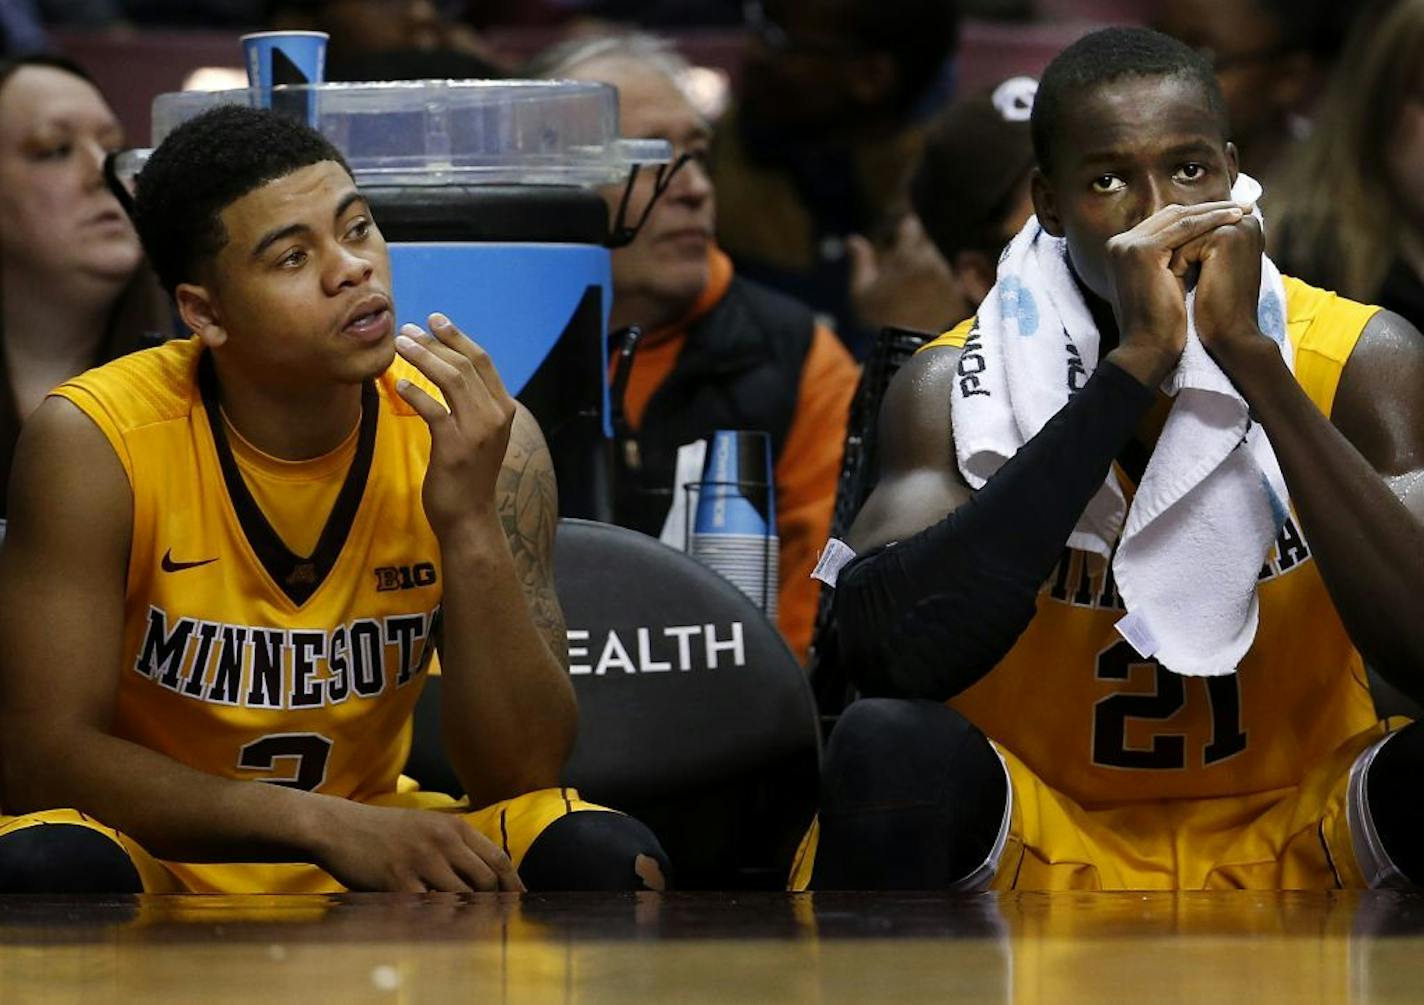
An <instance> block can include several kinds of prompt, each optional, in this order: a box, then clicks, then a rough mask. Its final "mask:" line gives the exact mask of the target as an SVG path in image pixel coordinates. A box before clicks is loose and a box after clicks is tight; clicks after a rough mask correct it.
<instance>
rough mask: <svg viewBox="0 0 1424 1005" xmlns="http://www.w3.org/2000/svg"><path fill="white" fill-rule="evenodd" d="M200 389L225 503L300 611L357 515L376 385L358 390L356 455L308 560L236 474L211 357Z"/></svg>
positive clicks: (204, 363)
mask: <svg viewBox="0 0 1424 1005" xmlns="http://www.w3.org/2000/svg"><path fill="white" fill-rule="evenodd" d="M198 389H199V391H200V392H201V393H202V395H203V408H204V410H205V411H206V412H207V413H208V428H209V429H211V430H212V434H213V445H214V446H215V447H216V448H217V452H218V465H219V466H220V467H221V468H222V475H223V482H224V483H225V484H226V485H227V494H228V498H229V499H231V500H232V508H233V509H234V510H235V511H236V512H237V522H238V523H239V524H240V525H241V527H242V533H243V534H244V535H245V536H246V537H247V543H248V544H250V545H251V546H252V550H253V552H255V553H256V555H257V560H258V561H260V562H261V563H262V567H263V568H264V569H266V570H267V575H269V576H271V577H272V581H273V582H274V583H276V584H277V587H278V589H280V590H281V591H282V592H283V593H285V594H286V595H287V597H288V598H289V599H290V600H291V601H292V603H294V604H296V605H297V606H298V607H301V606H302V605H303V604H305V603H306V602H307V601H308V600H310V599H311V596H312V594H314V593H315V592H316V591H317V590H318V589H319V588H320V587H321V584H322V583H324V582H326V577H327V576H328V575H329V574H330V573H331V570H332V567H333V566H335V565H336V560H337V559H338V558H340V557H341V549H342V548H344V547H345V546H346V538H347V537H348V536H349V535H350V533H351V525H352V523H354V522H355V520H356V510H357V509H358V508H359V507H360V505H361V497H362V496H363V495H364V494H365V492H366V481H367V479H368V478H369V476H370V474H371V459H372V457H373V456H374V455H375V452H376V418H377V416H378V415H379V414H380V406H379V403H378V401H377V398H376V385H375V384H374V383H372V382H370V381H367V382H366V383H365V384H363V385H362V387H361V430H360V432H359V433H358V434H357V438H356V456H355V457H354V458H352V460H351V467H350V468H349V469H348V470H347V472H346V480H345V481H344V482H343V483H342V485H341V492H340V493H339V494H338V495H337V497H336V505H334V506H332V508H331V513H330V515H328V516H327V518H326V525H325V526H324V527H322V529H321V537H320V538H318V539H317V542H316V549H315V550H314V551H313V552H312V553H311V555H310V557H305V558H304V557H302V556H301V555H295V554H293V553H292V551H291V549H290V548H288V547H287V545H286V543H285V542H284V541H283V540H282V538H281V537H280V536H278V534H277V532H276V531H275V530H273V529H272V525H271V523H269V522H268V521H267V515H266V514H265V513H263V512H262V507H260V506H258V505H257V500H256V499H254V498H252V492H251V491H250V490H249V489H248V487H247V482H246V481H244V480H243V477H242V472H241V471H240V470H238V467H237V459H236V458H234V457H233V455H232V446H231V444H229V443H228V441H227V430H225V429H224V428H223V422H222V414H221V411H220V405H219V401H218V376H217V370H216V369H214V367H213V359H212V354H211V353H208V352H204V353H203V354H202V356H201V357H199V359H198Z"/></svg>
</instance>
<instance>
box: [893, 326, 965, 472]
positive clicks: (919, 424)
mask: <svg viewBox="0 0 1424 1005" xmlns="http://www.w3.org/2000/svg"><path fill="white" fill-rule="evenodd" d="M959 357H960V350H959V349H956V348H953V347H950V346H943V347H936V348H933V349H926V350H925V351H923V352H920V353H916V354H915V356H914V357H912V358H911V359H910V361H909V362H908V363H906V364H905V365H904V366H903V367H901V368H900V372H899V373H897V374H895V378H894V379H893V380H892V381H891V382H890V386H889V388H887V389H886V391H885V400H884V402H883V403H882V404H881V406H880V419H879V423H878V425H877V430H878V436H879V439H878V441H877V442H878V444H879V447H880V457H881V470H882V472H884V473H886V474H889V473H891V472H893V471H898V470H901V469H905V468H923V467H934V466H935V465H936V464H946V465H948V464H952V462H953V460H954V437H953V426H952V420H951V418H950V406H949V401H950V396H951V395H952V393H953V391H954V382H955V380H956V379H957V378H958V367H959Z"/></svg>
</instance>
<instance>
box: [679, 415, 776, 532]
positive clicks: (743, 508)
mask: <svg viewBox="0 0 1424 1005" xmlns="http://www.w3.org/2000/svg"><path fill="white" fill-rule="evenodd" d="M773 492H774V490H773V487H772V477H771V437H769V436H768V435H767V434H766V433H765V432H762V431H761V430H748V429H719V430H717V432H715V433H713V434H712V440H711V442H710V443H709V444H708V445H707V456H706V459H705V460H704V461H703V463H702V485H701V487H700V488H699V490H698V493H697V512H696V514H695V516H694V518H693V521H692V532H693V533H694V534H730V535H738V536H740V535H751V536H756V537H766V536H767V535H768V534H774V533H775V527H776V515H775V503H774V500H773Z"/></svg>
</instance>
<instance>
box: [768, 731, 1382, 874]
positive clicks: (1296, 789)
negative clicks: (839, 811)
mask: <svg viewBox="0 0 1424 1005" xmlns="http://www.w3.org/2000/svg"><path fill="white" fill-rule="evenodd" d="M1400 725H1402V721H1398V720H1396V721H1391V722H1390V723H1379V724H1378V725H1376V726H1375V727H1373V728H1371V729H1368V730H1366V731H1364V732H1362V733H1359V734H1357V735H1356V736H1354V737H1352V738H1351V739H1350V740H1348V741H1346V742H1345V743H1344V744H1342V745H1341V746H1340V747H1339V748H1338V749H1337V750H1336V751H1335V752H1334V753H1332V754H1331V755H1330V756H1329V757H1327V758H1325V759H1324V760H1323V761H1321V762H1320V763H1318V764H1316V765H1314V766H1313V767H1312V768H1311V769H1310V770H1309V771H1307V772H1306V773H1305V776H1304V777H1303V778H1302V779H1301V781H1300V784H1299V785H1295V786H1292V787H1290V788H1287V789H1276V790H1273V791H1270V792H1257V793H1252V794H1250V795H1244V796H1223V797H1219V798H1214V799H1177V800H1162V801H1140V802H1130V803H1121V804H1118V805H1113V806H1105V807H1095V808H1093V809H1087V808H1085V807H1083V806H1080V805H1079V804H1078V803H1076V802H1075V801H1074V800H1072V799H1070V798H1069V797H1067V796H1065V795H1064V794H1063V793H1061V792H1058V791H1057V790H1055V789H1053V788H1051V787H1049V786H1048V785H1047V784H1045V783H1044V782H1043V781H1042V780H1041V779H1040V778H1039V777H1038V776H1037V775H1035V774H1034V773H1033V772H1032V771H1030V770H1029V769H1028V768H1027V767H1026V766H1025V765H1024V763H1023V762H1022V761H1020V760H1019V759H1018V758H1017V757H1015V756H1014V755H1013V753H1012V752H1010V751H1008V750H1006V749H1004V748H1003V747H1000V746H999V745H998V744H995V745H994V746H995V749H996V750H997V751H998V752H999V754H1000V756H1001V757H1002V758H1003V761H1004V767H1005V768H1006V769H1007V771H1008V775H1009V780H1010V784H1011V787H1012V790H1013V798H1012V802H1011V806H1012V811H1011V814H1010V820H1009V826H1008V833H1007V838H1006V840H1005V841H1004V842H1003V848H1002V851H1001V853H1000V854H999V856H998V861H997V862H996V863H993V865H994V867H995V871H994V874H993V879H992V881H991V882H990V883H989V887H988V888H989V889H992V890H1214V889H1247V890H1330V889H1338V888H1347V889H1360V888H1363V887H1365V886H1367V885H1368V884H1367V882H1366V877H1365V875H1364V873H1363V872H1362V870H1361V867H1360V865H1359V863H1358V862H1357V860H1356V856H1355V850H1354V844H1353V841H1352V836H1351V828H1350V821H1349V813H1348V811H1347V805H1348V802H1349V794H1350V777H1351V769H1352V768H1353V767H1354V765H1355V762H1356V760H1357V759H1359V757H1360V756H1361V755H1362V754H1363V753H1365V752H1366V751H1367V750H1368V749H1369V748H1370V747H1372V746H1373V745H1374V744H1376V743H1377V742H1378V741H1380V740H1381V739H1383V738H1384V737H1385V736H1386V735H1387V734H1388V732H1390V731H1391V729H1393V728H1398V727H1399V726H1400ZM818 838H819V827H818V825H817V824H816V823H813V824H812V825H811V829H810V830H809V831H808V832H807V834H806V836H805V838H804V839H803V840H802V842H801V847H800V849H799V850H798V851H797V853H796V858H795V860H794V862H793V864H792V870H791V879H790V883H789V888H790V889H792V890H805V889H807V888H808V887H809V885H810V881H811V873H812V871H813V869H814V866H815V858H816V844H817V841H818Z"/></svg>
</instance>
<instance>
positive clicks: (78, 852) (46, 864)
mask: <svg viewBox="0 0 1424 1005" xmlns="http://www.w3.org/2000/svg"><path fill="white" fill-rule="evenodd" d="M142 892H143V882H142V880H140V879H139V876H138V870H137V869H136V868H134V864H133V860H132V859H130V858H129V857H128V855H127V853H125V852H124V850H123V849H122V848H120V847H119V846H118V845H117V844H115V843H114V842H113V841H112V840H110V839H109V838H108V837H106V836H105V835H103V834H101V833H99V832H98V831H96V830H90V829H89V828H88V827H80V826H78V825H77V824H35V825H34V826H33V827H24V828H21V829H20V830H17V831H11V832H10V833H9V834H6V835H5V836H4V837H0V893H142Z"/></svg>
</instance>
